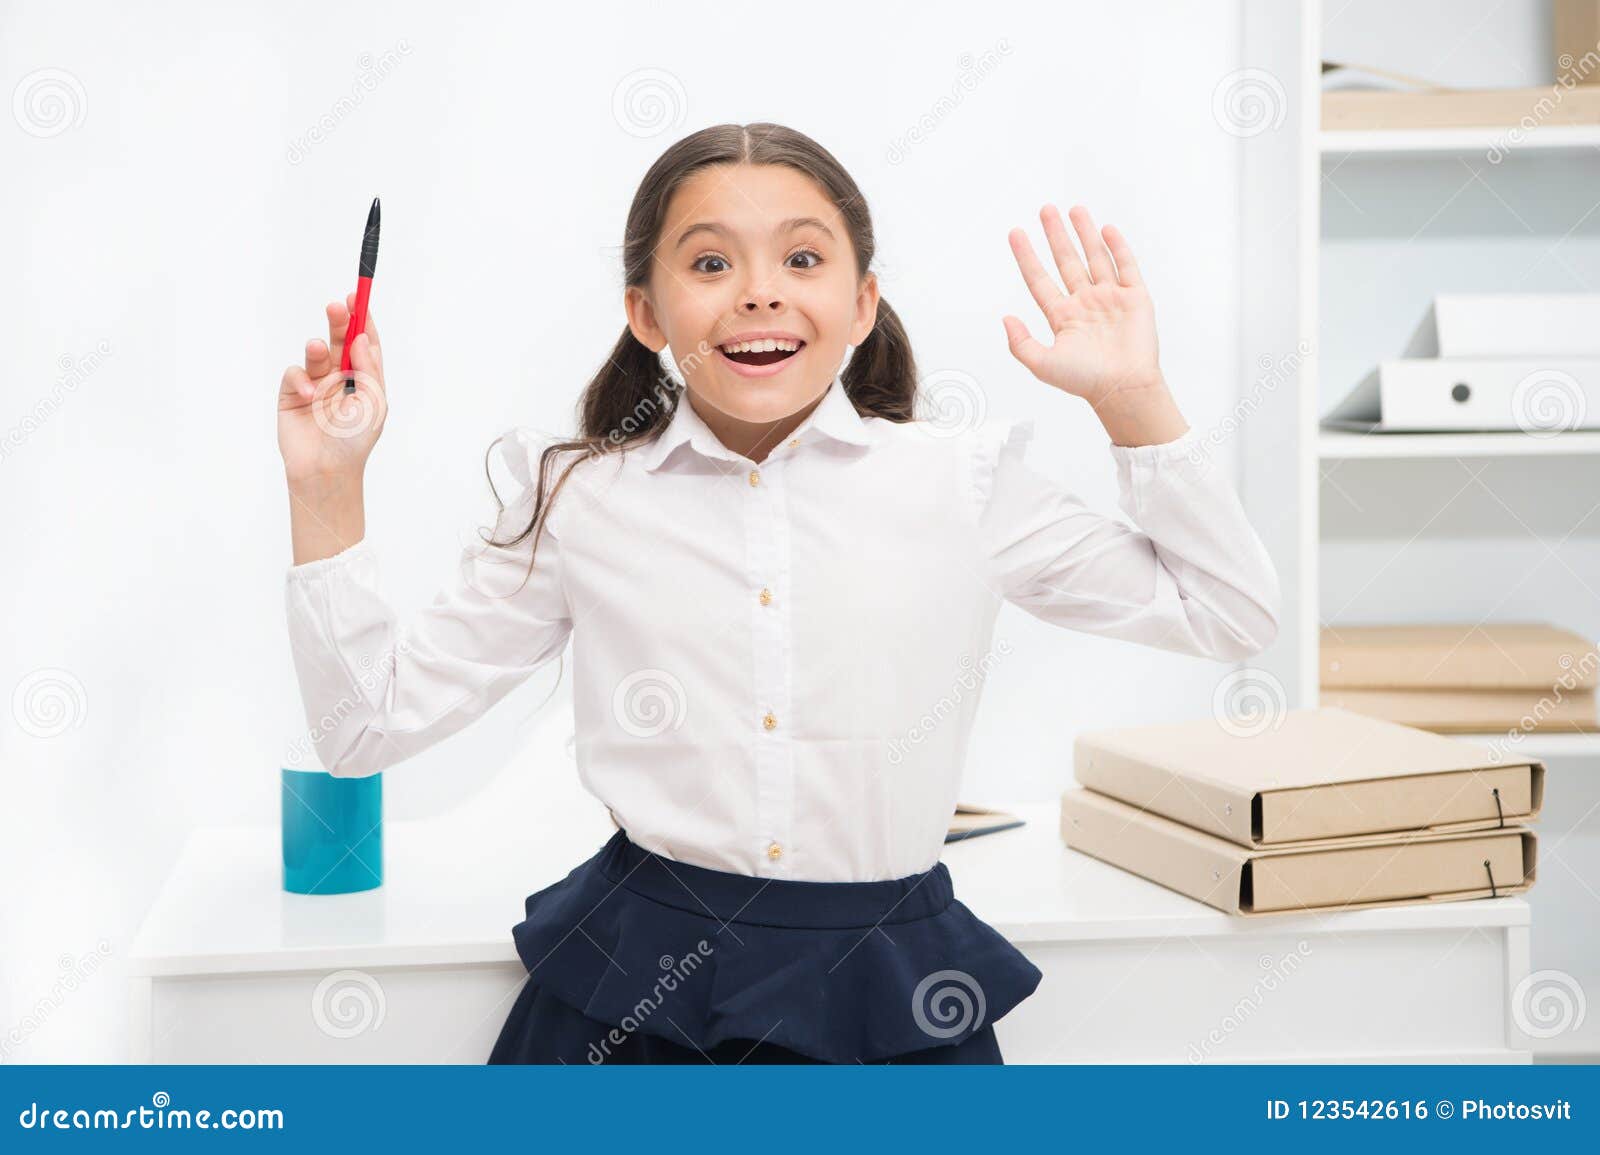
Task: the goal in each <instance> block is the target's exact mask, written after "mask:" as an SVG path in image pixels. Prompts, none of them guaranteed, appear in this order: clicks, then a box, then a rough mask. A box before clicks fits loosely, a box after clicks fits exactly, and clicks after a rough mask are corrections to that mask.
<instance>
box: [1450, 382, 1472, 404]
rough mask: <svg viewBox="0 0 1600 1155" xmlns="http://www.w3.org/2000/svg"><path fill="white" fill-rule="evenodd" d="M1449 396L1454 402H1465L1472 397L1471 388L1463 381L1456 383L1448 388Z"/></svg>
mask: <svg viewBox="0 0 1600 1155" xmlns="http://www.w3.org/2000/svg"><path fill="white" fill-rule="evenodd" d="M1450 396H1451V397H1452V398H1453V399H1455V400H1456V401H1465V400H1466V399H1467V398H1468V397H1471V396H1472V386H1470V385H1468V384H1467V383H1466V382H1465V381H1457V382H1456V383H1455V384H1454V385H1453V386H1451V388H1450Z"/></svg>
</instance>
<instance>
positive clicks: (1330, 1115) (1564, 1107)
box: [1267, 1099, 1572, 1121]
mask: <svg viewBox="0 0 1600 1155" xmlns="http://www.w3.org/2000/svg"><path fill="white" fill-rule="evenodd" d="M1458 1117H1459V1118H1461V1119H1483V1120H1496V1121H1503V1120H1507V1119H1554V1120H1570V1119H1571V1118H1572V1104H1571V1102H1569V1101H1568V1100H1566V1099H1557V1100H1556V1101H1555V1102H1553V1103H1517V1102H1513V1101H1512V1100H1510V1099H1507V1100H1506V1101H1505V1102H1503V1103H1490V1102H1488V1101H1487V1100H1484V1099H1462V1100H1461V1101H1460V1102H1459V1103H1458V1102H1456V1101H1455V1100H1454V1099H1439V1100H1436V1101H1433V1102H1429V1101H1428V1100H1427V1099H1409V1100H1407V1099H1301V1100H1299V1101H1298V1102H1295V1103H1291V1102H1289V1101H1288V1100H1287V1099H1268V1100H1267V1118H1268V1119H1274V1120H1276V1119H1455V1118H1458Z"/></svg>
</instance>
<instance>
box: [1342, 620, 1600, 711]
mask: <svg viewBox="0 0 1600 1155" xmlns="http://www.w3.org/2000/svg"><path fill="white" fill-rule="evenodd" d="M1594 652H1595V642H1594V641H1593V640H1591V639H1590V638H1587V637H1585V636H1584V635H1582V634H1579V633H1576V632H1574V631H1572V630H1564V629H1560V628H1559V627H1556V626H1551V625H1545V624H1543V623H1539V622H1485V623H1478V624H1473V623H1470V622H1449V623H1446V622H1436V623H1420V622H1419V623H1415V624H1407V625H1392V626H1390V625H1355V626H1325V627H1323V630H1322V636H1321V641H1320V644H1319V646H1318V660H1319V662H1320V663H1321V667H1322V669H1321V680H1322V689H1323V690H1324V691H1327V690H1332V689H1339V690H1376V689H1383V688H1389V689H1418V690H1420V689H1428V690H1444V689H1478V690H1512V689H1518V688H1522V689H1528V690H1537V691H1540V692H1541V693H1542V694H1550V693H1551V692H1552V690H1553V689H1554V688H1555V687H1556V686H1558V685H1559V686H1561V687H1563V689H1565V690H1592V689H1594V687H1595V686H1596V685H1597V684H1600V676H1597V671H1600V663H1597V662H1595V661H1594V660H1593V655H1594Z"/></svg>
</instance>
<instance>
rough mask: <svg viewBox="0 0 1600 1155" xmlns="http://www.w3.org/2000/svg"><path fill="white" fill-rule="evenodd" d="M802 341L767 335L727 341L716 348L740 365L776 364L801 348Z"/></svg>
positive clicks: (803, 344)
mask: <svg viewBox="0 0 1600 1155" xmlns="http://www.w3.org/2000/svg"><path fill="white" fill-rule="evenodd" d="M805 344H806V343H805V342H804V341H787V340H783V339H781V338H777V337H768V338H766V339H765V340H760V341H729V342H728V343H726V344H724V345H718V346H717V348H718V349H720V350H721V351H722V354H723V356H725V357H727V358H728V360H730V361H733V362H736V363H737V364H740V365H753V366H764V365H776V364H778V363H779V362H780V361H787V360H788V359H789V358H790V357H793V356H794V355H795V354H796V353H798V352H799V351H800V350H801V349H803V348H805Z"/></svg>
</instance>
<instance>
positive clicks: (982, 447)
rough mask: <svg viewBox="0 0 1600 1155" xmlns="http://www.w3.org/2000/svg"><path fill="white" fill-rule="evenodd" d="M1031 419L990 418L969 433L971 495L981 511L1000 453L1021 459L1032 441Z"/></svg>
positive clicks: (986, 500)
mask: <svg viewBox="0 0 1600 1155" xmlns="http://www.w3.org/2000/svg"><path fill="white" fill-rule="evenodd" d="M1033 433H1034V423H1033V418H1031V417H1030V418H1027V419H1024V420H1016V419H1011V418H1002V417H990V418H987V419H986V420H984V421H983V422H981V423H980V424H979V425H977V426H976V427H975V428H974V429H973V430H972V431H971V433H970V435H969V438H968V444H969V446H970V448H971V460H970V467H971V470H972V497H973V500H974V501H976V502H977V505H978V509H979V510H982V509H983V508H984V507H985V506H987V505H988V504H989V495H990V494H991V493H992V492H993V491H994V471H995V467H996V466H997V465H998V464H999V462H1000V459H1001V457H1002V456H1004V457H1006V458H1007V459H1010V460H1016V461H1021V460H1022V458H1023V456H1024V455H1025V454H1026V453H1027V451H1028V445H1029V444H1030V443H1031V442H1032V441H1033Z"/></svg>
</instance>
